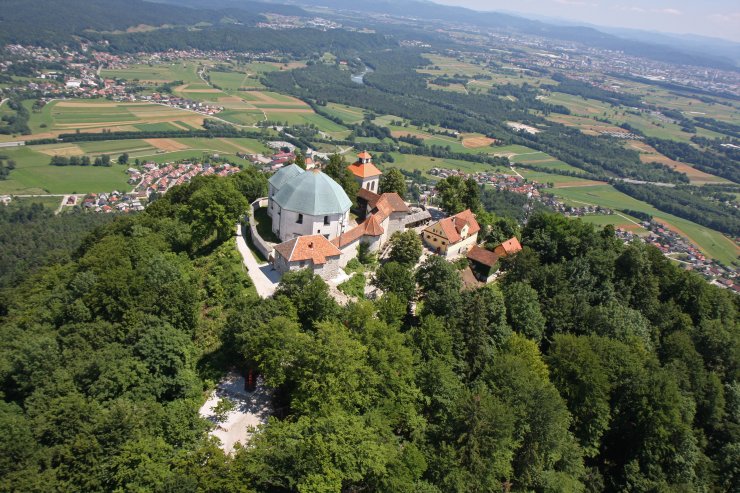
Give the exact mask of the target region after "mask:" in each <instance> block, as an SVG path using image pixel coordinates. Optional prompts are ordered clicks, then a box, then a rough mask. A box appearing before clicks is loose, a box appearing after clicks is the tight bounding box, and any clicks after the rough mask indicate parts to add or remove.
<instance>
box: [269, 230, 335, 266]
mask: <svg viewBox="0 0 740 493" xmlns="http://www.w3.org/2000/svg"><path fill="white" fill-rule="evenodd" d="M275 251H276V252H278V253H279V254H280V255H282V256H283V257H285V258H286V259H287V260H288V262H300V261H301V260H310V261H311V262H313V263H314V264H315V265H321V264H325V263H326V260H327V258H328V257H338V256H340V255H341V254H342V252H340V251H339V249H338V248H337V247H336V246H335V245H334V244H332V242H330V241H329V240H327V239H326V238H324V237H323V236H321V235H311V236H299V237H298V238H293V239H292V240H288V241H286V242H284V243H281V244H279V245H278V246H276V247H275Z"/></svg>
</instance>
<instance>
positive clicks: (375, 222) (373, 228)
mask: <svg viewBox="0 0 740 493" xmlns="http://www.w3.org/2000/svg"><path fill="white" fill-rule="evenodd" d="M381 222H382V220H381V219H380V217H378V216H377V215H376V214H373V215H372V216H370V217H368V218H367V219H366V220H365V221H363V223H362V224H364V225H365V234H366V235H367V236H380V235H382V234H383V233H385V230H384V229H383V225H382V224H380V223H381Z"/></svg>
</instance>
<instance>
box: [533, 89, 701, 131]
mask: <svg viewBox="0 0 740 493" xmlns="http://www.w3.org/2000/svg"><path fill="white" fill-rule="evenodd" d="M542 99H543V101H546V102H548V103H552V104H561V105H563V106H565V107H566V108H568V109H569V110H570V111H571V114H570V115H560V114H551V115H548V117H547V118H548V119H550V120H552V121H557V122H559V123H563V124H564V125H570V126H577V127H579V128H580V127H581V126H583V125H585V126H586V130H590V131H592V132H593V131H596V133H598V131H597V129H599V128H598V127H600V126H601V127H606V128H604V129H603V130H609V129H611V126H618V125H621V124H623V123H628V124H630V125H631V126H633V127H634V128H636V129H638V130H640V131H641V132H643V133H644V134H645V135H647V136H649V137H659V138H661V139H672V140H677V141H680V142H690V139H691V135H692V134H689V133H686V132H684V131H683V130H681V128H680V127H679V126H678V125H676V124H675V123H671V122H670V121H666V120H665V119H663V118H661V117H659V116H656V115H652V114H650V113H649V112H647V111H639V112H637V113H638V114H635V113H636V111H635V110H628V109H627V108H624V107H622V106H620V107H616V108H615V107H612V106H611V105H610V104H608V103H604V102H602V101H597V100H595V99H587V98H583V97H581V96H574V95H571V94H564V93H560V92H552V93H550V94H549V95H547V96H543V97H542ZM584 118H586V119H589V120H591V121H589V122H584V120H583V119H584ZM595 118H601V119H606V120H608V121H609V123H603V122H599V121H596V120H595ZM610 124H611V126H610ZM589 125H593V126H595V127H596V128H588V127H589ZM599 130H600V129H599Z"/></svg>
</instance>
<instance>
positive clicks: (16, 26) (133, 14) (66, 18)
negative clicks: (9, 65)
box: [0, 0, 261, 45]
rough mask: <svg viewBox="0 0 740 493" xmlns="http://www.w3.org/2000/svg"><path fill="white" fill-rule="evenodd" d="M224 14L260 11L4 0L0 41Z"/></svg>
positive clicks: (250, 18) (58, 37) (54, 38)
mask: <svg viewBox="0 0 740 493" xmlns="http://www.w3.org/2000/svg"><path fill="white" fill-rule="evenodd" d="M227 16H231V18H232V22H234V21H239V22H247V23H254V22H255V21H256V20H258V19H260V18H261V17H260V16H259V15H255V14H250V13H248V12H246V11H242V10H237V11H231V12H229V13H228V14H227V13H226V12H223V11H222V12H217V11H215V10H194V9H189V8H183V7H177V8H173V7H172V6H170V5H165V4H161V3H154V2H147V1H143V0H131V1H127V2H125V3H124V2H119V1H117V0H92V1H89V0H88V1H85V0H53V1H49V0H40V1H34V2H26V1H23V0H5V1H4V2H3V8H2V12H1V13H0V27H2V29H0V33H1V34H0V41H2V42H3V43H27V44H42V45H44V44H48V45H53V44H56V43H73V42H74V41H75V39H74V35H84V34H85V33H86V32H100V31H125V30H126V29H128V28H130V27H136V26H139V25H141V24H145V25H149V26H154V27H159V26H163V25H194V24H197V23H199V22H207V23H219V22H220V21H221V20H222V19H224V18H225V17H227Z"/></svg>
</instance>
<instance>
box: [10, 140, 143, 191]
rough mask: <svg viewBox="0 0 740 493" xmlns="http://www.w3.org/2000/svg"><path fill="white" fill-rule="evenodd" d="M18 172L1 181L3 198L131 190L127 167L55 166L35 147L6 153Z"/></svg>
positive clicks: (21, 148)
mask: <svg viewBox="0 0 740 493" xmlns="http://www.w3.org/2000/svg"><path fill="white" fill-rule="evenodd" d="M4 154H6V155H7V156H8V157H9V158H10V159H14V160H15V161H16V163H17V168H16V169H15V170H13V171H12V172H11V174H10V176H9V178H8V179H7V180H3V181H0V194H9V193H10V194H22V195H25V194H62V193H89V192H101V191H112V190H116V189H118V190H125V189H128V188H129V185H128V184H127V183H126V181H127V180H128V176H127V175H126V173H125V170H126V167H125V166H119V165H117V164H114V165H113V166H111V167H103V166H84V167H83V166H51V165H49V159H50V156H49V155H48V154H45V153H43V152H39V151H37V150H36V149H34V148H32V147H19V148H15V149H12V150H10V149H8V150H4Z"/></svg>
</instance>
